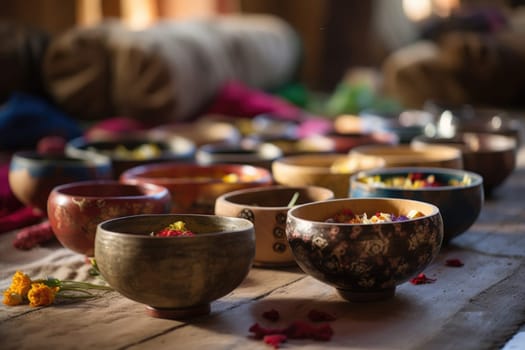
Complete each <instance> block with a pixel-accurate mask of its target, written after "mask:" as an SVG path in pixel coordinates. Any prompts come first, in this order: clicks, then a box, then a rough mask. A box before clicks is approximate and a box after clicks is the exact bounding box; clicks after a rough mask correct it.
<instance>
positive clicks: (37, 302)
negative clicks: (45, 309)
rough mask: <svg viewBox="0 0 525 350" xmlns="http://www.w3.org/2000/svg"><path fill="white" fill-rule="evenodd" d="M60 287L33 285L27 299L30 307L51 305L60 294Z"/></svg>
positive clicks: (41, 284)
mask: <svg viewBox="0 0 525 350" xmlns="http://www.w3.org/2000/svg"><path fill="white" fill-rule="evenodd" d="M58 290H59V288H58V287H48V286H46V285H45V284H43V283H33V284H32V285H31V289H30V290H29V293H27V297H28V299H29V305H30V306H46V305H51V304H52V303H53V301H55V294H56V293H57V292H58Z"/></svg>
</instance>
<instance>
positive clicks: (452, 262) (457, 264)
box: [445, 259, 465, 267]
mask: <svg viewBox="0 0 525 350" xmlns="http://www.w3.org/2000/svg"><path fill="white" fill-rule="evenodd" d="M445 265H446V266H452V267H461V266H463V265H465V264H463V262H462V261H461V260H459V259H447V260H445Z"/></svg>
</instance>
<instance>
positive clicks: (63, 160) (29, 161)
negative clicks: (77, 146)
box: [10, 150, 112, 168]
mask: <svg viewBox="0 0 525 350" xmlns="http://www.w3.org/2000/svg"><path fill="white" fill-rule="evenodd" d="M10 163H11V164H14V163H17V164H21V165H25V166H27V167H30V166H37V165H39V166H47V167H56V168H65V167H70V168H88V167H89V168H96V167H107V168H112V163H111V158H110V157H108V156H106V155H103V154H98V153H95V154H93V155H91V154H90V155H89V156H86V155H84V154H68V153H66V152H64V153H63V154H56V153H51V154H45V153H39V152H37V151H34V150H22V151H17V152H15V153H13V155H12V157H11V162H10Z"/></svg>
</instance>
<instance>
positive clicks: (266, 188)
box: [215, 185, 335, 210]
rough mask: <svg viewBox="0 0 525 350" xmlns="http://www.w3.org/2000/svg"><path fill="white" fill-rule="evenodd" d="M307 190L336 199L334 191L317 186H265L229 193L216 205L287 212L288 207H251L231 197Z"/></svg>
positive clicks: (218, 200)
mask: <svg viewBox="0 0 525 350" xmlns="http://www.w3.org/2000/svg"><path fill="white" fill-rule="evenodd" d="M302 189H304V190H306V189H313V190H319V191H322V192H324V193H326V194H327V195H331V197H332V198H334V196H335V194H334V191H332V190H331V189H329V188H328V187H323V186H316V185H304V186H286V185H269V186H263V187H249V188H245V189H238V190H235V191H231V192H227V193H224V194H222V195H220V196H219V197H217V199H216V201H215V203H216V204H218V203H221V202H222V203H227V204H228V205H231V206H235V207H237V208H250V209H257V210H285V209H287V208H288V207H287V206H285V205H283V206H259V205H249V204H242V203H238V202H233V201H231V197H235V196H238V195H243V194H253V193H260V192H266V191H276V192H278V191H281V190H289V191H294V190H302ZM293 207H294V206H291V207H289V208H293Z"/></svg>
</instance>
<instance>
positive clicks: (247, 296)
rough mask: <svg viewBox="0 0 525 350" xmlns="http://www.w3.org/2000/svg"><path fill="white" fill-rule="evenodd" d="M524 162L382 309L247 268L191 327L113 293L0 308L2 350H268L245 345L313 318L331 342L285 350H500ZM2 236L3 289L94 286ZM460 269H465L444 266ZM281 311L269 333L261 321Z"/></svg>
mask: <svg viewBox="0 0 525 350" xmlns="http://www.w3.org/2000/svg"><path fill="white" fill-rule="evenodd" d="M524 218H525V154H524V153H523V152H520V154H519V157H518V168H517V169H516V170H515V172H514V173H513V174H512V175H511V177H510V178H509V179H508V180H507V181H506V182H505V183H504V184H503V185H502V186H501V187H500V188H498V189H497V190H496V192H495V193H494V196H493V197H492V198H487V199H486V201H485V204H484V207H483V210H482V212H481V215H480V217H479V218H478V220H477V222H476V223H475V224H474V225H473V226H472V227H471V228H470V229H469V230H468V231H467V232H465V233H464V234H462V235H461V236H459V237H457V238H455V239H454V240H453V241H452V242H451V243H450V244H449V245H448V246H446V247H443V248H442V251H441V252H440V254H439V256H438V258H437V259H436V260H435V261H434V262H433V263H432V264H431V265H430V266H429V267H428V268H427V269H426V270H425V271H424V272H425V274H426V275H427V276H428V277H431V278H435V279H436V281H435V282H434V283H432V284H423V285H413V284H411V283H408V282H407V283H404V284H402V285H400V286H399V287H398V288H397V290H396V295H395V296H394V297H393V298H391V299H389V300H385V301H380V302H370V303H350V302H347V301H344V300H342V299H341V297H340V296H339V295H338V294H337V293H336V291H335V290H334V289H333V288H332V287H330V286H327V285H324V284H323V283H321V282H319V281H317V280H315V279H313V278H311V277H309V276H307V275H305V274H304V273H302V272H301V271H300V270H299V269H297V268H289V269H262V268H252V270H251V272H250V273H249V275H248V277H247V278H246V279H245V281H244V282H243V283H242V284H241V285H240V286H239V287H238V288H237V289H235V290H234V291H233V292H231V293H230V294H229V295H227V296H225V297H223V298H221V299H219V300H217V301H215V302H213V303H212V310H211V313H210V314H209V315H207V316H203V317H199V318H196V319H192V320H190V321H185V322H181V321H174V320H166V319H159V318H153V317H150V316H148V315H147V314H146V312H145V307H144V306H143V305H141V304H138V303H136V302H133V301H131V300H129V299H127V298H125V297H123V296H121V295H120V294H118V293H117V292H108V293H105V294H103V295H101V296H100V297H98V298H95V299H90V300H86V301H76V302H67V303H66V302H60V303H57V304H54V305H52V306H48V307H42V308H31V307H29V306H25V305H24V306H16V307H8V306H5V305H2V306H0V348H1V349H17V350H21V349H271V348H272V347H271V346H270V345H267V344H264V343H263V342H262V341H261V340H256V339H253V338H252V337H251V336H250V332H249V328H250V326H251V325H252V324H254V323H256V322H258V323H260V324H262V325H265V326H271V327H282V326H286V325H287V324H289V323H291V322H292V321H294V320H307V314H308V312H309V311H310V310H314V309H315V310H320V311H324V312H328V313H331V314H333V315H334V316H336V320H334V321H331V322H329V323H330V325H331V327H332V329H333V331H334V334H333V337H332V339H331V340H329V341H315V340H297V339H290V340H288V341H287V342H286V343H284V344H283V345H282V348H283V349H294V348H301V349H405V350H406V349H440V350H444V349H462V350H466V349H476V350H480V349H501V348H502V346H503V345H504V344H505V343H506V342H507V341H508V340H509V339H510V338H511V337H512V336H513V335H514V334H515V333H516V332H517V331H518V330H519V327H520V325H523V324H524V323H525V302H524V300H525V267H524V266H525V265H524V261H525V221H524ZM15 234H16V232H11V233H7V234H3V235H1V236H0V287H1V288H2V290H3V289H5V288H7V286H8V285H9V283H10V279H11V276H12V274H13V273H14V271H16V270H23V271H24V272H26V273H27V274H29V275H30V276H31V277H35V278H36V277H45V276H48V275H51V276H53V277H57V278H62V279H65V278H68V279H75V280H88V281H89V280H90V279H91V277H90V276H89V274H88V269H89V266H88V265H87V264H86V262H85V259H84V257H83V256H80V255H78V254H75V253H72V252H70V251H68V250H66V249H64V248H62V247H60V246H59V245H58V244H50V245H46V246H43V247H38V248H35V249H33V250H31V251H18V250H15V249H14V248H12V247H11V241H12V239H13V237H14V235H15ZM451 258H458V259H460V260H461V261H462V262H463V263H464V266H462V267H449V266H446V265H445V260H447V259H451ZM271 309H275V310H278V311H279V313H280V315H281V319H280V320H279V321H278V322H276V323H272V322H270V321H268V320H266V319H264V318H263V317H262V313H263V312H264V311H268V310H271Z"/></svg>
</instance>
